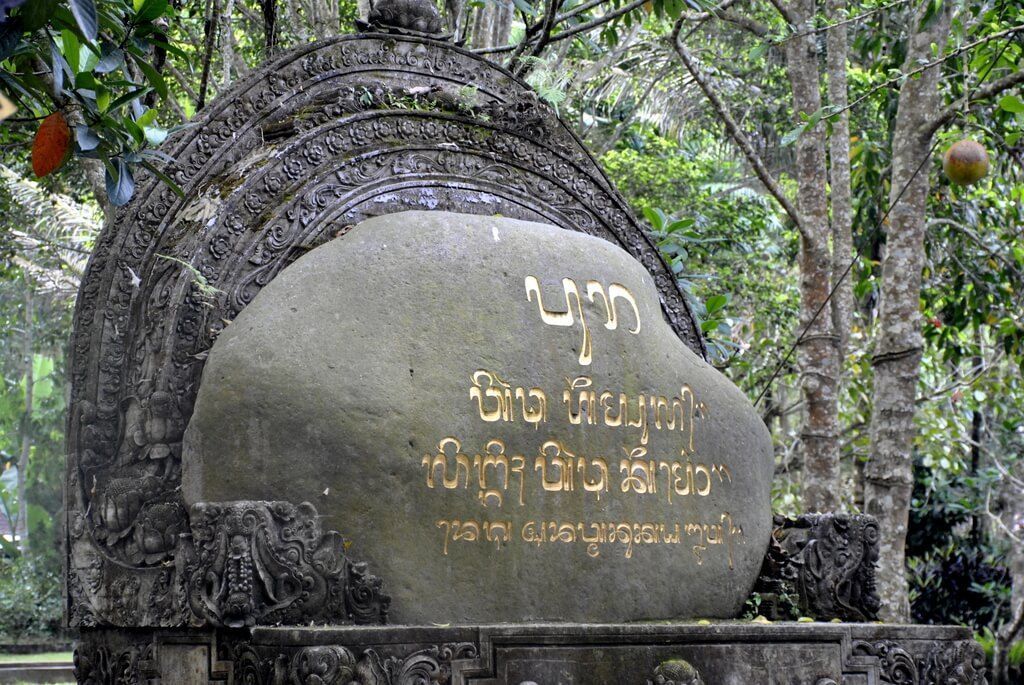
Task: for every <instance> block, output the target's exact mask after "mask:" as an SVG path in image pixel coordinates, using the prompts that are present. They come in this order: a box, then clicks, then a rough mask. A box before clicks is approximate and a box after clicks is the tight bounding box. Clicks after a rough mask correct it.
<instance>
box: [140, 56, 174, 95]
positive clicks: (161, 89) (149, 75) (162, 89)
mask: <svg viewBox="0 0 1024 685" xmlns="http://www.w3.org/2000/svg"><path fill="white" fill-rule="evenodd" d="M132 57H133V58H134V59H135V63H136V64H137V65H139V69H141V70H142V73H143V74H145V75H146V80H147V81H149V85H151V86H152V87H153V89H154V90H155V91H156V92H157V93H159V94H160V97H162V98H165V97H167V82H166V81H165V80H164V77H163V76H161V75H160V72H158V71H157V70H156V69H154V68H153V65H152V64H150V63H149V62H147V61H146V60H144V59H142V58H141V57H139V56H137V55H132Z"/></svg>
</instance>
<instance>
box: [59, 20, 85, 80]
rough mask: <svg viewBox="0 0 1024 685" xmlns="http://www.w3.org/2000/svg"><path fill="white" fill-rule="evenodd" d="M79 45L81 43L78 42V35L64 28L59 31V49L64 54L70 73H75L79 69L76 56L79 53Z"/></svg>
mask: <svg viewBox="0 0 1024 685" xmlns="http://www.w3.org/2000/svg"><path fill="white" fill-rule="evenodd" d="M81 47H82V44H81V43H79V42H78V36H76V35H75V34H74V33H73V32H72V31H68V30H67V29H64V30H63V31H61V32H60V51H61V54H63V55H64V59H65V60H67V63H68V66H69V67H70V68H71V73H72V74H77V73H78V71H79V69H78V57H79V55H80V54H81Z"/></svg>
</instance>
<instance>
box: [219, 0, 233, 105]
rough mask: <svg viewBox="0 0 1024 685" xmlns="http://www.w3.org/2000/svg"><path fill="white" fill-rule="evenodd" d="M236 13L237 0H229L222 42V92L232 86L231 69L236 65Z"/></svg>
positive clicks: (225, 9)
mask: <svg viewBox="0 0 1024 685" xmlns="http://www.w3.org/2000/svg"><path fill="white" fill-rule="evenodd" d="M234 13H235V0H227V5H226V6H225V7H224V17H223V19H224V23H223V28H222V34H221V43H220V49H221V54H222V56H223V64H222V71H221V79H220V92H222V93H226V92H227V91H228V88H230V87H231V69H232V68H233V67H234V66H235V27H234V26H233V21H232V20H233V18H234V17H233V15H234Z"/></svg>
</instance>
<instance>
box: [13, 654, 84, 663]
mask: <svg viewBox="0 0 1024 685" xmlns="http://www.w3.org/2000/svg"><path fill="white" fill-rule="evenodd" d="M47 661H49V662H54V661H62V662H70V661H71V652H40V653H38V654H0V664H15V663H22V664H25V663H31V664H35V663H40V662H47Z"/></svg>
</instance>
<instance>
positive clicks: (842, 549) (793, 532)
mask: <svg viewBox="0 0 1024 685" xmlns="http://www.w3.org/2000/svg"><path fill="white" fill-rule="evenodd" d="M877 561H878V523H877V521H875V519H874V518H873V517H871V516H867V515H862V514H856V515H847V514H805V515H803V516H800V517H798V518H796V519H784V518H781V517H776V519H775V530H774V532H773V533H772V541H771V545H770V547H769V549H768V554H767V555H766V557H765V561H764V565H763V566H762V569H761V575H760V577H759V578H758V581H757V585H756V586H755V588H754V592H755V593H756V594H757V595H759V596H760V601H761V604H760V607H759V610H760V613H761V614H762V615H764V616H766V617H767V618H770V619H773V620H786V619H794V618H796V616H794V615H793V613H794V612H796V613H797V614H798V615H800V616H810V617H813V618H816V619H818V620H831V619H835V618H837V619H841V620H844V621H871V620H874V619H875V618H876V617H877V615H878V609H879V607H880V600H879V597H878V593H877V591H876V588H875V564H876V563H877Z"/></svg>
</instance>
